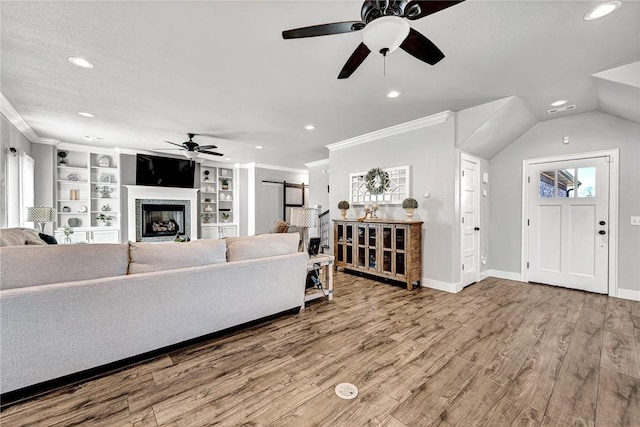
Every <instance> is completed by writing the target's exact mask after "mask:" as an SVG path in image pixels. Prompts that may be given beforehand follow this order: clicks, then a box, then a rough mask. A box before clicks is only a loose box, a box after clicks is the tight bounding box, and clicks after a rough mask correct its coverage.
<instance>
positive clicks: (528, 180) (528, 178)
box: [527, 176, 531, 184]
mask: <svg viewBox="0 0 640 427" xmlns="http://www.w3.org/2000/svg"><path fill="white" fill-rule="evenodd" d="M527 183H529V184H530V183H531V177H530V176H528V177H527Z"/></svg>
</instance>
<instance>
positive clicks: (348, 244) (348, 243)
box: [345, 224, 354, 264]
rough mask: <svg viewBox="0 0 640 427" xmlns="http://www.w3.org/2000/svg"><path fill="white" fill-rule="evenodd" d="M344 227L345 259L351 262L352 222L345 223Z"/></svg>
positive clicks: (348, 262)
mask: <svg viewBox="0 0 640 427" xmlns="http://www.w3.org/2000/svg"><path fill="white" fill-rule="evenodd" d="M345 227H346V228H347V229H346V239H345V240H346V245H345V250H346V252H347V253H346V254H345V255H346V260H347V264H353V229H354V227H353V225H352V224H346V225H345Z"/></svg>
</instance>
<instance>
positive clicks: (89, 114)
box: [78, 111, 95, 118]
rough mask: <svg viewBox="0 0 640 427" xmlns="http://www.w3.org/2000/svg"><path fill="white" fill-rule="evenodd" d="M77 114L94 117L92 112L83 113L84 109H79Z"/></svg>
mask: <svg viewBox="0 0 640 427" xmlns="http://www.w3.org/2000/svg"><path fill="white" fill-rule="evenodd" d="M78 114H79V115H81V116H82V117H89V118H91V117H95V116H94V115H93V114H91V113H85V112H84V111H80V112H79V113H78Z"/></svg>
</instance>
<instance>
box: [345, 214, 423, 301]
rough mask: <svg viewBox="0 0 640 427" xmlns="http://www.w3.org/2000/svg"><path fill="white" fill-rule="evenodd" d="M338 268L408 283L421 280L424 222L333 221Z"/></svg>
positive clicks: (410, 287)
mask: <svg viewBox="0 0 640 427" xmlns="http://www.w3.org/2000/svg"><path fill="white" fill-rule="evenodd" d="M333 222H334V230H333V231H334V232H333V239H334V240H333V248H334V255H335V266H336V267H342V268H344V269H345V270H354V271H360V272H363V273H367V274H372V275H375V276H379V277H386V278H389V279H393V280H398V281H402V282H405V283H406V284H407V289H409V290H411V289H413V287H414V285H418V284H420V281H421V278H422V224H423V222H422V221H403V220H365V221H357V220H348V219H347V220H341V219H334V220H333Z"/></svg>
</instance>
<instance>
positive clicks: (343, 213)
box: [338, 200, 349, 219]
mask: <svg viewBox="0 0 640 427" xmlns="http://www.w3.org/2000/svg"><path fill="white" fill-rule="evenodd" d="M338 209H340V215H341V216H342V219H347V209H349V202H347V201H346V200H340V201H339V202H338Z"/></svg>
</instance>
